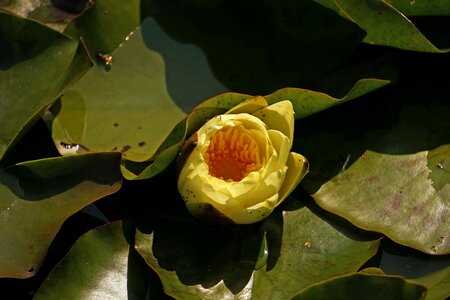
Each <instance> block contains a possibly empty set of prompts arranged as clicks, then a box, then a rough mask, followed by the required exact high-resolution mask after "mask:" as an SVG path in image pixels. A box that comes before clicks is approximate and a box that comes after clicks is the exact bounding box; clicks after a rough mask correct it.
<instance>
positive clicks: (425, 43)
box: [314, 0, 450, 53]
mask: <svg viewBox="0 0 450 300" xmlns="http://www.w3.org/2000/svg"><path fill="white" fill-rule="evenodd" d="M314 1H316V2H318V3H320V4H322V5H324V6H326V7H328V8H331V9H333V10H335V11H336V12H338V13H339V14H340V15H341V16H342V17H344V18H346V19H348V20H350V21H352V22H354V23H356V24H357V25H358V26H359V27H361V28H362V29H364V30H365V31H366V32H367V35H366V36H365V38H364V40H363V41H364V42H366V43H368V44H374V45H383V46H390V47H396V48H400V49H404V50H411V51H422V52H431V53H443V52H448V51H450V50H449V49H439V48H438V47H437V46H436V45H434V44H433V43H432V42H431V41H430V40H429V39H427V37H425V36H424V35H423V34H422V33H421V32H420V31H419V29H417V27H416V26H414V24H413V23H412V22H411V21H410V20H409V19H408V18H407V17H406V16H405V15H404V14H402V13H401V12H400V11H399V10H397V9H396V8H395V7H394V6H392V5H390V4H389V3H387V2H385V1H372V0H363V1H360V0H314ZM410 2H416V1H410ZM417 2H420V1H417ZM437 2H439V1H437ZM427 3H428V1H427ZM441 5H442V4H441ZM446 5H447V4H446ZM404 7H405V6H403V8H404ZM447 8H448V5H447ZM446 10H447V9H446ZM446 10H444V12H445V11H446Z"/></svg>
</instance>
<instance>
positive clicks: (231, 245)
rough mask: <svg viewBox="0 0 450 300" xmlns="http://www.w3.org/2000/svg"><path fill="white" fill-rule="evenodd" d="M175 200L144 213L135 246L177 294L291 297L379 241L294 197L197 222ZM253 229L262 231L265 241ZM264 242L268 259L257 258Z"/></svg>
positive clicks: (360, 258)
mask: <svg viewBox="0 0 450 300" xmlns="http://www.w3.org/2000/svg"><path fill="white" fill-rule="evenodd" d="M167 196H168V197H175V196H170V195H167ZM169 199H171V198H169ZM155 200H157V199H155ZM177 203H178V204H175V203H173V201H167V203H166V204H164V206H167V208H165V209H164V210H161V209H160V208H156V207H153V208H151V211H152V212H153V213H145V212H144V211H142V218H140V219H139V220H141V221H140V222H138V229H139V230H138V232H137V235H136V249H137V250H138V252H139V253H141V255H142V256H143V257H144V259H145V260H146V262H147V263H148V264H149V265H150V266H151V267H152V268H153V269H154V270H155V272H156V273H157V274H158V275H159V277H160V278H161V281H162V283H163V286H164V289H165V291H166V293H167V294H169V295H171V296H173V297H175V298H179V299H217V298H221V299H224V298H239V299H261V298H267V297H268V298H270V299H288V298H289V297H290V296H293V295H295V293H297V292H298V291H300V290H301V289H303V288H305V287H307V286H309V285H311V284H314V283H316V282H318V281H321V280H325V279H327V278H330V277H332V276H336V275H340V274H345V273H349V272H355V271H356V270H358V268H359V267H361V265H362V264H364V263H365V262H366V261H367V260H368V259H369V258H370V257H371V256H373V255H374V254H375V252H376V251H377V247H378V244H379V241H378V240H374V239H373V237H370V236H366V237H364V236H363V235H360V234H359V233H358V232H355V231H354V230H353V229H352V228H351V227H349V226H348V224H344V223H342V222H337V221H336V222H335V221H330V220H328V221H326V220H324V219H323V218H322V217H321V214H322V213H320V212H319V211H318V210H317V208H316V207H315V206H314V205H313V206H311V207H305V206H303V205H302V204H301V201H300V200H299V199H295V198H292V199H291V201H290V202H288V203H290V206H289V207H285V209H287V211H284V212H282V211H281V210H277V211H276V212H275V213H274V214H273V215H272V216H271V217H269V218H268V219H267V220H266V221H264V222H263V223H261V224H256V225H252V226H238V227H214V226H210V225H207V224H203V223H199V222H197V221H196V220H194V219H193V217H192V216H190V215H188V214H187V212H186V211H185V210H184V209H180V208H178V206H179V205H180V204H181V205H183V203H182V201H179V202H177ZM149 209H150V208H149ZM150 228H152V230H150ZM258 232H260V233H262V232H265V233H266V234H265V236H266V239H267V244H265V242H262V237H263V236H262V235H260V234H257V233H258ZM255 234H256V235H255ZM261 243H262V244H261ZM261 245H266V248H263V249H262V251H263V253H264V250H266V251H268V257H267V258H262V257H261ZM265 259H267V264H266V265H265V266H261V262H262V261H264V260H265ZM258 268H259V269H258Z"/></svg>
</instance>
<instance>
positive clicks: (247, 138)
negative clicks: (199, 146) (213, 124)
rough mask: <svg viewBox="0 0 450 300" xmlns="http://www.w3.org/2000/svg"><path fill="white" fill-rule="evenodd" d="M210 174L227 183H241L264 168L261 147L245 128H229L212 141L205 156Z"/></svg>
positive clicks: (218, 133)
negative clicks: (251, 173)
mask: <svg viewBox="0 0 450 300" xmlns="http://www.w3.org/2000/svg"><path fill="white" fill-rule="evenodd" d="M204 158H205V161H206V163H207V164H208V167H209V174H211V175H212V176H214V177H217V178H220V179H223V180H226V181H240V180H241V179H242V178H244V177H245V176H247V175H248V173H250V172H253V171H256V170H259V169H260V168H261V166H262V161H261V153H260V150H259V145H258V143H257V142H256V141H255V139H254V138H253V137H252V135H251V134H250V133H249V131H248V130H247V129H245V128H244V127H243V126H240V125H238V126H227V127H223V128H222V129H220V130H218V131H217V132H216V133H215V134H214V135H213V136H212V137H211V139H210V143H209V146H208V149H207V150H206V152H205V155H204Z"/></svg>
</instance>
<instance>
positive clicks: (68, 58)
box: [0, 13, 91, 159]
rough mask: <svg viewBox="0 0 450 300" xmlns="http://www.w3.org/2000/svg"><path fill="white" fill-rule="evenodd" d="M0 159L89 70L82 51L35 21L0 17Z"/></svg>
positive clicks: (86, 58) (78, 44) (70, 41)
mask: <svg viewBox="0 0 450 300" xmlns="http://www.w3.org/2000/svg"><path fill="white" fill-rule="evenodd" d="M0 43H1V45H2V47H0V95H1V97H0V128H1V130H0V159H1V158H2V157H3V156H4V155H5V153H6V151H7V150H8V148H9V147H10V146H11V145H13V144H14V143H15V142H17V140H18V139H19V138H20V137H21V135H22V134H23V133H24V132H25V131H26V130H27V128H28V127H29V126H30V125H32V124H33V122H34V121H35V120H36V119H38V118H39V117H40V116H41V114H42V112H43V111H44V110H45V109H46V108H47V107H48V106H49V105H50V104H52V103H53V102H54V101H55V99H56V98H57V97H59V96H60V95H61V94H62V93H63V92H64V91H65V90H66V89H67V88H68V87H69V86H71V85H72V84H73V83H74V82H75V81H76V80H78V79H79V78H80V77H81V76H82V75H83V74H84V73H85V72H86V71H87V70H88V69H89V68H90V67H91V62H90V60H89V57H88V56H87V53H86V51H85V49H84V47H83V46H82V45H81V44H80V43H78V42H76V41H74V40H72V39H70V38H68V37H66V36H64V35H61V34H59V33H57V32H56V31H53V30H51V29H49V28H46V27H45V26H42V25H40V24H38V23H36V22H33V21H29V20H25V19H21V18H18V17H14V16H12V15H9V14H5V13H0Z"/></svg>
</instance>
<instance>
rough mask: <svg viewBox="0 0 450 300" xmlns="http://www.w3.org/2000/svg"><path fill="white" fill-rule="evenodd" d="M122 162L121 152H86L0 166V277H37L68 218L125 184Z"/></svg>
mask: <svg viewBox="0 0 450 300" xmlns="http://www.w3.org/2000/svg"><path fill="white" fill-rule="evenodd" d="M119 161H120V155H119V154H117V153H101V154H87V155H80V156H72V157H58V158H50V159H42V160H36V161H30V162H25V163H19V164H17V165H14V166H11V167H8V168H6V169H2V170H0V195H1V196H0V198H1V201H0V237H1V240H2V243H3V246H2V247H1V249H0V277H16V278H26V277H31V276H33V275H34V274H35V273H36V272H37V271H38V269H39V268H40V266H41V265H42V263H43V261H44V258H45V255H46V253H47V249H48V247H49V245H50V243H51V242H52V240H53V238H54V237H55V235H56V233H57V232H58V230H59V229H60V228H61V226H62V224H63V222H64V221H65V220H66V219H67V218H68V217H69V216H70V215H72V214H74V213H75V212H77V211H79V210H81V209H82V208H84V207H85V206H87V205H88V204H91V203H93V202H94V201H96V200H98V199H100V198H102V197H104V196H107V195H109V194H112V193H114V192H116V191H117V190H118V189H119V188H120V186H121V182H122V176H121V173H120V170H119ZM11 228H14V230H11Z"/></svg>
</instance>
